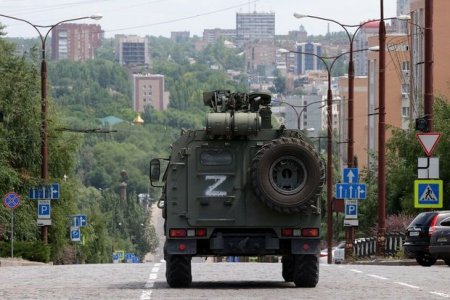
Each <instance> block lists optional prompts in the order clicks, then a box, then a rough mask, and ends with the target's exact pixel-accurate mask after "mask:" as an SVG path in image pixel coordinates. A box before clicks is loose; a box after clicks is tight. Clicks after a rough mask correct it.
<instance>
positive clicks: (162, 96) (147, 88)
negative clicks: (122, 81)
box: [132, 74, 170, 112]
mask: <svg viewBox="0 0 450 300" xmlns="http://www.w3.org/2000/svg"><path fill="white" fill-rule="evenodd" d="M132 80H133V110H134V111H136V112H144V111H145V108H146V106H149V107H152V108H153V109H155V110H157V111H161V110H164V109H166V108H167V105H168V104H169V95H170V94H169V92H166V91H165V86H164V75H160V74H133V75H132Z"/></svg>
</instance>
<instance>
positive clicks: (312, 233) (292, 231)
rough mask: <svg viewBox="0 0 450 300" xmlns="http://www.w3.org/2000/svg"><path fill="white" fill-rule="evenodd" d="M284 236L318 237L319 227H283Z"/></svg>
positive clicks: (282, 233)
mask: <svg viewBox="0 0 450 300" xmlns="http://www.w3.org/2000/svg"><path fill="white" fill-rule="evenodd" d="M281 235H282V236H292V237H300V236H304V237H318V236H319V229H318V228H302V229H299V228H282V229H281Z"/></svg>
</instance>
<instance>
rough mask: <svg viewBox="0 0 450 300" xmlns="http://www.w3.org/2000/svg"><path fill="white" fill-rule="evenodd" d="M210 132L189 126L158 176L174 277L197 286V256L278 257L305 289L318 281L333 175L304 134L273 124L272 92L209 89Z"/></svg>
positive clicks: (156, 170) (153, 171)
mask: <svg viewBox="0 0 450 300" xmlns="http://www.w3.org/2000/svg"><path fill="white" fill-rule="evenodd" d="M203 98H204V99H203V100H204V104H205V105H207V106H209V107H210V108H211V112H210V113H208V114H207V116H206V128H205V129H202V130H183V131H182V134H181V136H180V137H179V138H178V139H177V140H176V141H175V142H174V144H173V145H172V147H171V154H170V158H168V159H166V160H165V161H166V162H165V164H166V165H167V167H166V169H165V172H164V173H163V174H162V173H161V167H162V163H163V162H164V159H152V160H151V162H150V179H151V182H152V185H153V186H159V187H161V188H162V196H161V199H160V200H159V206H160V208H162V209H163V213H162V215H163V218H164V219H165V225H164V230H165V235H166V241H165V244H164V257H165V260H166V280H167V282H168V284H169V285H170V286H171V287H186V286H189V285H190V284H191V282H192V275H191V258H192V257H193V256H201V257H206V256H221V257H223V256H227V257H236V256H238V257H244V258H245V257H251V256H268V255H270V256H277V257H281V262H282V276H283V278H284V279H285V280H286V281H288V282H294V283H295V285H296V286H299V287H315V286H316V284H317V282H318V280H319V262H318V257H319V254H320V247H319V243H320V231H319V229H320V200H319V196H320V194H321V192H322V189H323V184H324V181H325V170H324V165H323V162H322V160H321V159H320V157H319V154H318V153H317V152H316V151H315V150H314V148H313V146H312V143H311V141H310V140H309V139H308V138H307V137H306V136H305V135H304V134H303V133H302V131H301V130H291V129H286V128H285V127H284V126H283V125H282V126H280V127H279V128H273V126H272V122H271V119H272V117H271V115H272V112H271V95H270V94H266V93H231V92H229V91H214V92H208V93H204V95H203Z"/></svg>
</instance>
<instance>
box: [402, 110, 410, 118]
mask: <svg viewBox="0 0 450 300" xmlns="http://www.w3.org/2000/svg"><path fill="white" fill-rule="evenodd" d="M402 117H404V118H408V117H409V107H402Z"/></svg>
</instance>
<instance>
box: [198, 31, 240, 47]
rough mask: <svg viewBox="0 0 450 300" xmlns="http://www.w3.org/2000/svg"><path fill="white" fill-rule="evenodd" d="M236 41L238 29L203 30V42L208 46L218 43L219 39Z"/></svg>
mask: <svg viewBox="0 0 450 300" xmlns="http://www.w3.org/2000/svg"><path fill="white" fill-rule="evenodd" d="M221 38H223V39H225V40H230V41H234V40H235V39H236V29H220V28H214V29H205V30H203V41H204V42H205V43H206V44H211V43H216V42H217V41H218V40H219V39H221Z"/></svg>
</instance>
